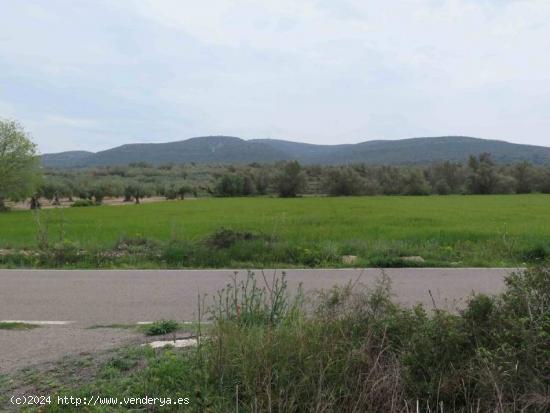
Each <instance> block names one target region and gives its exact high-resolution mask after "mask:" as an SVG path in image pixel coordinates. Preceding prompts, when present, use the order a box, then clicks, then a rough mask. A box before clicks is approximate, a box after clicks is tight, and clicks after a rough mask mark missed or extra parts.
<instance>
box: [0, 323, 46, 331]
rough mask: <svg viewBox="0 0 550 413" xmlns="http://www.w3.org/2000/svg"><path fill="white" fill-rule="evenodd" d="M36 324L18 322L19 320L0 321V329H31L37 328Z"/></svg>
mask: <svg viewBox="0 0 550 413" xmlns="http://www.w3.org/2000/svg"><path fill="white" fill-rule="evenodd" d="M37 327H38V326H37V325H36V324H29V323H19V322H6V321H2V322H0V330H32V329H33V328H37Z"/></svg>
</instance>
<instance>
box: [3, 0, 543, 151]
mask: <svg viewBox="0 0 550 413" xmlns="http://www.w3.org/2000/svg"><path fill="white" fill-rule="evenodd" d="M0 117H1V118H13V119H17V120H19V121H20V122H21V123H22V124H23V125H24V126H25V128H26V129H27V130H28V131H29V132H30V133H31V135H32V136H33V138H34V140H35V141H36V142H37V143H38V145H39V148H40V150H41V152H43V153H46V152H57V151H63V150H76V149H80V150H93V151H96V150H101V149H106V148H109V147H113V146H117V145H120V144H124V143H131V142H164V141H172V140H181V139H186V138H189V137H193V136H202V135H221V134H223V135H232V136H239V137H243V138H245V139H249V138H282V139H288V140H295V141H303V142H311V143H323V144H335V143H352V142H360V141H365V140H370V139H396V138H407V137H413V136H439V135H468V136H476V137H483V138H496V139H503V140H508V141H512V142H518V143H530V144H540V145H546V146H550V1H548V0H402V1H399V0H392V1H388V0H261V1H260V0H258V1H252V0H248V1H245V0H217V1H210V0H204V1H191V0H189V1H186V0H149V1H148V0H135V1H134V0H117V1H113V0H105V1H103V0H90V1H86V0H39V1H32V0H25V1H12V0H0Z"/></svg>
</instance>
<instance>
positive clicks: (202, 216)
mask: <svg viewBox="0 0 550 413" xmlns="http://www.w3.org/2000/svg"><path fill="white" fill-rule="evenodd" d="M220 228H226V229H230V230H235V231H241V232H247V233H252V234H257V235H258V234H259V235H261V236H263V237H265V239H264V238H262V240H260V241H258V240H256V241H248V244H246V242H247V241H242V242H241V243H240V244H239V242H237V244H239V245H240V246H239V245H237V246H235V245H232V246H231V248H229V249H228V250H226V251H224V257H225V258H224V260H222V261H223V262H222V261H217V262H216V261H214V262H208V260H206V261H205V262H204V266H218V265H232V264H235V265H237V263H239V264H241V263H243V262H249V263H254V264H260V265H262V264H265V265H267V264H290V265H292V264H295V265H297V266H304V265H306V266H318V265H322V264H323V265H327V266H337V265H338V263H339V262H340V261H339V259H340V258H339V257H341V256H342V255H356V256H357V257H358V264H364V265H380V266H388V265H399V259H400V257H403V256H413V255H415V256H416V255H418V256H422V258H423V259H424V260H425V262H426V265H456V266H489V265H491V266H493V265H494V266H508V265H520V264H522V263H523V262H525V261H533V260H539V259H540V260H543V259H545V257H547V254H548V251H549V249H550V195H538V194H537V195H484V196H460V195H452V196H425V197H412V196H395V197H393V196H375V197H341V198H338V197H316V198H309V197H306V198H296V199H279V198H206V199H198V200H185V201H170V202H159V203H150V204H143V205H124V206H99V207H86V208H63V209H50V210H42V211H40V212H39V213H38V214H36V213H33V212H30V211H13V212H10V213H5V214H0V248H2V249H3V250H4V251H5V250H10V249H20V250H33V249H36V248H37V247H38V240H39V239H40V237H42V239H43V238H44V237H47V239H48V241H49V242H50V243H55V242H60V241H63V242H64V243H67V242H70V243H72V244H74V245H78V248H82V249H109V248H114V247H115V246H116V245H117V243H120V240H121V239H130V240H132V239H141V240H143V239H146V240H150V241H151V242H159V243H166V242H168V241H169V240H182V241H185V242H188V243H196V244H198V243H200V242H201V240H204V239H206V238H207V237H208V236H209V235H211V234H212V233H214V232H215V231H217V230H219V229H220ZM39 229H40V230H39ZM39 235H40V236H39ZM265 240H269V241H265ZM262 243H263V244H267V243H272V244H273V245H271V246H270V247H269V250H278V251H282V250H283V249H284V250H285V251H286V252H284V253H281V254H280V255H277V256H272V255H270V256H269V257H267V258H266V256H265V253H266V251H264V250H265V249H266V248H263V249H262V247H261V244H262ZM188 245H190V244H188ZM243 249H248V250H249V251H250V253H249V254H248V255H247V254H244V255H243V251H242V250H243ZM288 250H292V251H291V253H288ZM204 253H206V252H204ZM212 253H213V252H212ZM255 254H256V255H255ZM257 257H258V258H257ZM262 257H263V258H262ZM168 261H170V260H168ZM170 262H171V261H170ZM171 265H176V266H203V264H201V263H200V262H198V263H197V262H195V263H193V262H192V260H191V261H189V263H185V262H181V263H176V264H171Z"/></svg>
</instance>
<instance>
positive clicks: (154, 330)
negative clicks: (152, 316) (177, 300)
mask: <svg viewBox="0 0 550 413" xmlns="http://www.w3.org/2000/svg"><path fill="white" fill-rule="evenodd" d="M178 328H179V324H178V322H177V321H174V320H160V321H155V322H153V323H151V324H146V325H145V326H144V327H143V332H144V333H145V334H146V335H148V336H161V335H164V334H168V333H173V332H174V331H176V330H178Z"/></svg>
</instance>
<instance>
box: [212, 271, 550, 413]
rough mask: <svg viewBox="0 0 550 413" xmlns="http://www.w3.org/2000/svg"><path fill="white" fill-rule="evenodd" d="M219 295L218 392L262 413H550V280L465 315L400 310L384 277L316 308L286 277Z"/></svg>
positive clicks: (535, 276) (477, 299)
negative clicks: (421, 412) (416, 410)
mask: <svg viewBox="0 0 550 413" xmlns="http://www.w3.org/2000/svg"><path fill="white" fill-rule="evenodd" d="M262 278H263V280H264V283H265V284H264V286H263V287H259V285H260V284H261V283H258V282H257V281H256V280H257V279H256V277H255V276H254V274H252V273H249V275H248V277H247V278H246V279H245V280H242V281H240V282H238V281H237V279H236V278H235V279H234V280H233V282H232V283H231V284H229V285H228V287H227V288H226V289H224V290H223V291H221V292H220V293H219V294H218V298H217V300H216V305H215V306H214V308H213V310H212V311H211V313H212V317H213V318H214V320H215V323H214V327H213V328H212V329H211V330H210V333H209V334H210V340H209V342H208V343H209V344H207V347H206V350H207V354H208V356H207V357H206V360H207V364H208V372H209V377H210V379H211V380H213V382H214V388H218V389H219V391H221V392H222V393H224V394H226V395H227V397H231V396H232V395H235V388H236V386H237V387H238V394H239V399H238V401H236V402H237V403H238V404H239V405H241V406H242V407H243V408H245V407H246V406H250V405H253V406H255V409H256V410H257V411H285V412H315V411H342V412H347V411H350V412H351V411H365V412H378V411H387V412H405V411H411V408H412V407H413V406H416V405H417V403H418V405H420V406H422V409H425V410H426V411H430V410H431V411H439V409H441V410H443V411H464V412H466V411H520V410H521V411H533V412H543V411H548V409H549V408H550V394H549V389H548V382H547V380H548V377H550V347H548V345H547V344H548V343H549V342H550V312H549V311H548V303H549V302H550V301H549V300H550V269H544V268H538V269H531V270H528V271H526V272H524V273H518V274H515V275H512V276H510V277H509V278H508V279H507V281H506V282H507V286H508V288H507V290H506V292H505V293H504V294H502V295H501V296H498V297H489V296H484V295H479V296H474V297H472V299H471V300H470V302H469V304H468V305H467V307H466V308H465V309H464V310H463V311H462V312H460V313H458V314H453V313H449V312H446V311H443V310H437V309H436V310H434V311H433V312H428V311H426V310H425V309H424V308H422V306H417V307H415V308H413V309H407V308H402V307H400V306H399V305H397V304H394V303H393V302H392V301H391V299H390V297H391V294H390V284H389V280H388V279H387V278H382V279H381V281H380V283H379V285H378V286H377V287H376V288H375V289H373V290H369V289H366V288H365V287H361V286H360V285H352V284H349V285H347V286H345V287H335V288H333V289H332V290H330V291H328V292H325V293H321V294H320V295H319V296H318V297H317V299H316V300H313V301H311V302H310V304H309V305H307V306H306V303H308V302H309V301H304V300H303V297H302V295H301V294H298V296H297V297H296V298H294V299H293V298H291V296H290V294H289V292H288V290H287V284H286V281H285V278H284V276H283V277H282V278H280V279H277V278H274V279H273V280H271V279H270V280H268V279H267V277H266V276H265V275H263V277H262Z"/></svg>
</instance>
